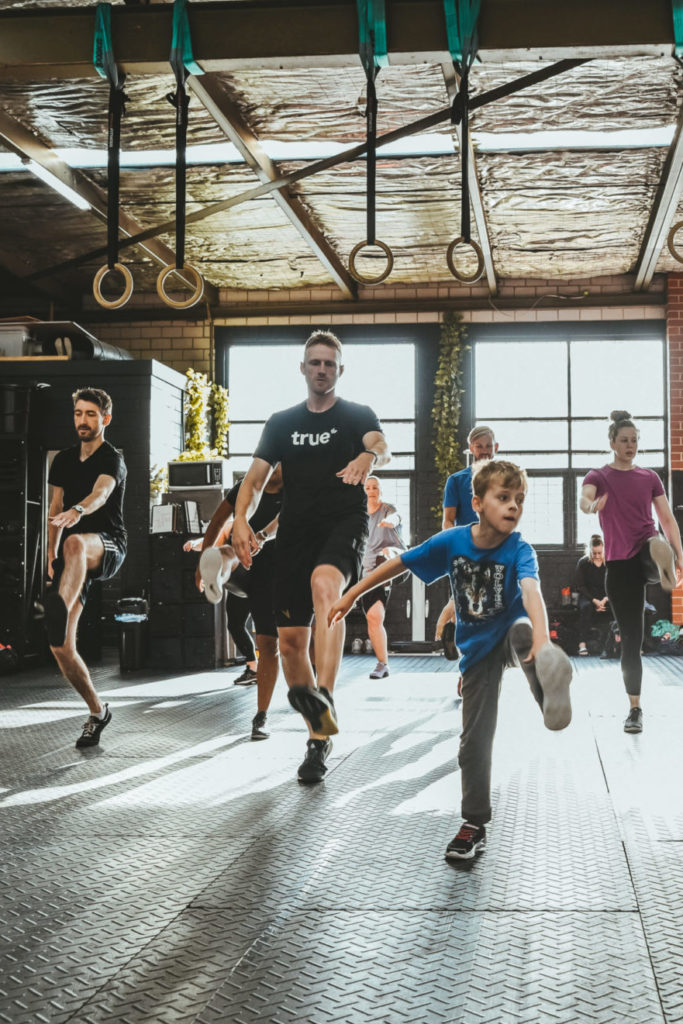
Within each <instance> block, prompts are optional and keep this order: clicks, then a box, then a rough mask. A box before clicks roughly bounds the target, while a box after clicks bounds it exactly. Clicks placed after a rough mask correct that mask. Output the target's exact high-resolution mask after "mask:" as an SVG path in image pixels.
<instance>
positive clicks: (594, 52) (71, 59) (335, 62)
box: [0, 0, 674, 82]
mask: <svg viewBox="0 0 683 1024" xmlns="http://www.w3.org/2000/svg"><path fill="white" fill-rule="evenodd" d="M386 11H387V33H388V49H389V62H390V63H391V64H424V63H428V64H442V63H444V62H445V61H448V60H449V53H448V50H447V46H446V31H445V26H444V13H443V3H442V0H387V3H386ZM1 20H2V31H1V32H0V74H1V76H2V78H3V79H4V80H6V81H7V80H24V81H30V82H37V81H40V80H45V79H50V78H52V79H54V78H82V77H94V76H95V74H96V72H95V70H94V68H93V65H92V47H93V27H94V6H93V7H91V8H83V7H77V8H68V7H67V8H60V9H58V10H54V8H48V7H44V8H41V9H39V10H29V11H26V10H18V11H7V12H3V13H2V15H1ZM171 20H172V6H171V5H170V4H158V3H157V4H151V5H148V6H142V5H135V6H133V5H131V6H123V7H120V6H119V7H114V9H113V10H112V38H113V46H114V53H115V54H116V59H117V63H118V64H119V66H120V67H121V68H122V70H124V71H126V72H127V73H128V74H131V75H150V74H152V75H157V74H166V73H168V70H169V64H168V57H169V48H170V40H171ZM190 24H191V29H192V41H193V48H194V57H195V60H197V61H198V62H199V63H200V64H201V66H202V67H203V68H204V70H205V71H231V70H235V69H238V68H250V69H253V70H261V69H262V68H276V69H277V68H288V67H304V68H308V67H348V66H354V65H358V64H359V59H358V23H357V15H356V4H355V3H354V2H353V0H339V2H333V0H332V2H329V3H323V2H321V0H299V2H296V3H295V2H284V3H283V2H277V3H276V2H274V0H273V2H271V3H268V2H263V0H244V2H241V3H232V2H228V3H221V2H216V3H206V4H194V5H193V6H192V8H191V10H190ZM673 44H674V36H673V19H672V13H671V0H647V3H644V2H643V0H574V2H573V3H571V4H559V3H555V4H550V3H548V0H518V2H515V0H487V2H486V3H485V4H483V5H482V11H481V15H480V19H479V56H480V57H481V59H482V60H503V61H505V60H508V61H509V60H527V61H529V60H534V61H535V60H539V59H547V60H558V59H560V58H561V57H566V56H572V57H588V58H596V57H616V56H635V55H656V54H669V55H670V54H671V53H672V48H673Z"/></svg>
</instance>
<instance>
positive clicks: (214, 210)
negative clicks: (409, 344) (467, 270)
mask: <svg viewBox="0 0 683 1024" xmlns="http://www.w3.org/2000/svg"><path fill="white" fill-rule="evenodd" d="M585 63H586V59H579V60H562V61H558V62H557V63H556V64H552V65H550V66H546V67H543V68H539V70H538V71H533V72H531V74H528V75H523V76H522V77H521V78H516V79H515V80H514V81H512V82H506V83H505V85H501V86H498V87H497V88H495V89H490V90H488V92H483V93H481V94H480V95H479V96H475V97H474V98H473V99H471V100H470V103H469V110H470V112H471V111H473V110H478V109H479V107H483V106H486V104H488V103H493V102H495V101H496V100H499V99H504V98H505V97H506V96H510V95H512V94H513V93H516V92H519V91H521V90H522V89H527V88H529V87H530V86H532V85H538V84H539V83H540V82H543V81H546V80H547V79H550V78H554V77H556V76H557V75H561V74H564V72H566V71H571V70H572V68H575V67H578V66H579V65H580V64H585ZM451 115H452V108H451V107H450V106H448V107H442V108H441V109H440V110H437V111H435V112H434V113H433V114H427V115H426V116H425V117H421V118H418V120H417V121H411V122H410V124H407V125H404V126H403V127H402V128H397V129H395V130H394V131H391V132H386V133H385V134H384V135H379V136H378V137H377V140H376V142H377V146H378V147H379V146H383V145H388V144H389V143H392V142H398V141H399V140H400V139H404V138H407V137H408V136H410V135H415V134H416V133H418V132H424V131H428V130H429V129H430V128H434V127H435V126H436V125H438V124H442V123H443V122H444V121H450V120H451ZM365 149H366V143H365V141H363V142H360V143H358V144H357V145H356V146H352V147H350V148H349V149H347V150H344V152H342V153H338V154H337V155H335V156H331V157H326V158H325V159H324V160H316V161H315V162H313V163H311V164H308V166H306V167H300V168H299V169H298V170H296V171H291V172H290V173H289V174H284V175H281V176H280V177H278V178H275V179H274V180H272V181H265V182H263V184H261V185H256V186H254V188H250V189H247V191H245V192H240V193H239V195H236V196H231V197H230V198H229V199H223V200H221V201H220V202H218V203H212V204H211V206H207V207H204V208H203V209H200V210H194V211H193V212H192V213H188V215H187V218H186V223H187V224H190V223H193V224H194V223H197V222H199V221H202V220H206V219H207V218H208V217H213V216H215V215H216V214H218V213H223V212H224V211H225V210H230V209H232V208H233V207H234V206H240V205H241V204H242V203H246V202H249V200H251V199H257V198H259V197H260V196H265V195H270V193H271V192H275V191H277V190H279V189H282V188H286V187H287V186H289V185H293V184H294V183H295V182H297V181H303V180H304V179H305V178H310V177H311V176H312V175H314V174H318V173H319V172H320V171H325V170H328V169H329V168H331V167H335V166H337V165H338V164H343V163H348V162H350V161H353V160H358V159H359V158H360V157H362V156H363V155H364V153H365ZM174 230H175V219H173V220H167V221H164V222H163V223H162V224H157V225H156V226H155V227H151V228H146V229H145V230H144V231H141V232H139V234H137V235H133V236H131V237H130V238H127V239H123V240H122V241H121V242H120V243H119V252H121V251H122V250H123V249H126V248H127V247H128V246H131V245H137V244H139V243H140V242H144V241H147V240H149V239H151V238H154V237H155V236H157V235H165V234H168V233H169V232H173V231H174ZM106 254H107V248H106V246H104V247H102V246H101V247H99V248H97V249H92V250H91V251H90V252H87V253H82V254H81V255H80V256H74V257H73V258H72V259H70V260H65V261H64V262H63V263H60V264H58V265H56V266H54V267H48V268H46V269H44V270H39V271H36V273H35V274H32V275H30V277H29V278H28V280H33V279H39V278H41V277H46V276H49V275H50V274H53V273H57V272H58V271H60V270H66V269H67V268H70V267H75V266H78V265H79V264H80V263H84V262H88V261H90V260H95V259H97V258H98V257H100V256H106Z"/></svg>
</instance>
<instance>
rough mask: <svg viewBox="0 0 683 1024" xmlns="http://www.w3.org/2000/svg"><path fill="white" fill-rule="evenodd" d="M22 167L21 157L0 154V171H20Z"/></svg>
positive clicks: (13, 154) (11, 154)
mask: <svg viewBox="0 0 683 1024" xmlns="http://www.w3.org/2000/svg"><path fill="white" fill-rule="evenodd" d="M23 166H24V165H23V163H22V162H21V157H20V156H16V154H15V153H0V171H20V170H21V169H22V168H23Z"/></svg>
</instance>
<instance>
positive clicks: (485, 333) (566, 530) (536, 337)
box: [467, 320, 670, 552]
mask: <svg viewBox="0 0 683 1024" xmlns="http://www.w3.org/2000/svg"><path fill="white" fill-rule="evenodd" d="M468 341H469V343H470V345H471V349H472V358H471V360H470V362H469V367H468V390H469V394H470V396H471V398H470V402H469V403H468V404H469V405H470V409H469V410H468V411H469V412H470V416H469V419H468V420H467V422H471V423H472V424H474V423H476V422H477V420H478V419H480V420H482V421H483V422H484V421H485V422H486V423H490V424H491V426H492V427H494V429H495V426H496V422H498V421H500V422H503V421H510V420H512V419H514V417H512V416H500V417H479V416H478V413H477V409H476V398H475V394H476V393H475V374H476V365H477V346H478V345H479V344H486V343H487V342H489V343H490V342H497V343H500V342H510V343H511V344H514V343H515V342H520V341H525V342H531V343H534V344H539V345H540V344H543V343H544V342H546V341H548V342H555V343H556V342H564V344H565V350H566V363H565V366H566V369H567V414H566V415H565V416H547V415H544V416H524V417H517V419H518V420H519V421H523V422H525V423H533V422H534V421H544V422H561V423H566V424H567V438H568V449H567V451H568V454H569V458H568V465H567V466H566V468H560V469H553V468H543V467H535V468H531V469H527V476H528V477H529V479H533V478H535V477H557V476H560V477H562V478H563V481H564V484H563V494H562V499H563V512H562V516H563V534H564V541H563V543H562V544H561V545H558V544H538V543H535V542H533V541H532V542H531V543H533V544H534V547H535V548H538V550H539V551H544V552H552V551H564V552H567V551H572V552H574V551H579V550H581V549H582V545H581V544H580V543H579V541H578V539H577V535H578V531H577V528H576V525H577V524H576V514H575V508H576V503H577V483H576V481H577V478H578V477H581V476H582V475H585V474H586V473H587V472H588V471H589V469H590V468H591V467H590V466H584V465H580V464H575V463H574V461H573V458H572V455H573V446H572V425H573V423H575V422H579V421H590V420H595V419H599V418H600V416H599V415H598V414H597V413H596V414H595V415H593V416H572V364H571V357H572V348H571V343H572V342H576V341H594V342H595V343H596V344H599V343H600V342H607V341H612V342H614V341H617V342H622V343H624V344H625V345H628V344H629V342H637V341H656V342H659V344H660V346H661V359H662V391H663V394H662V414H661V416H660V415H658V416H654V415H648V416H638V417H637V419H638V421H646V420H653V421H660V420H663V425H664V445H663V460H664V461H663V465H662V466H661V469H660V468H659V467H658V468H657V470H656V472H658V473H660V475H661V477H662V481H663V483H664V487H665V489H667V488H668V478H669V434H670V417H669V387H668V383H669V380H668V361H667V344H666V323H665V321H664V320H648V321H644V322H643V321H637V320H634V321H627V322H621V321H612V322H604V321H602V322H601V321H590V322H585V323H579V322H576V321H566V322H563V323H552V322H543V323H536V324H510V325H485V326H484V325H473V327H472V328H471V329H470V331H469V336H468ZM608 412H609V410H606V411H605V413H604V420H605V459H606V460H607V458H608V456H607V451H606V449H607V441H606V435H607V429H606V427H607V417H608ZM527 453H528V454H529V455H531V454H548V455H554V454H556V453H557V449H551V450H544V449H541V448H535V449H528V451H527ZM520 454H522V453H520ZM501 456H502V457H505V452H504V451H503V452H501ZM523 530H524V521H523V520H522V532H523Z"/></svg>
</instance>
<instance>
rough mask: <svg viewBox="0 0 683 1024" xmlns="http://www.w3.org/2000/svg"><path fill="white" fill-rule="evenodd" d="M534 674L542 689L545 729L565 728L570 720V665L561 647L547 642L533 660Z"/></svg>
mask: <svg viewBox="0 0 683 1024" xmlns="http://www.w3.org/2000/svg"><path fill="white" fill-rule="evenodd" d="M535 666H536V675H537V676H538V681H539V683H540V684H541V689H542V690H543V721H544V723H545V727H546V729H553V730H557V729H565V728H566V727H567V726H568V725H569V723H570V722H571V720H572V705H571V701H570V699H569V684H570V683H571V681H572V665H571V662H570V660H569V658H568V657H567V655H566V654H565V653H564V651H563V650H562V648H560V647H556V646H555V645H554V644H551V643H547V644H544V645H543V647H541V649H540V651H539V652H538V654H537V655H536V660H535Z"/></svg>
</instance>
